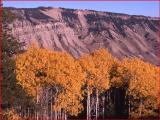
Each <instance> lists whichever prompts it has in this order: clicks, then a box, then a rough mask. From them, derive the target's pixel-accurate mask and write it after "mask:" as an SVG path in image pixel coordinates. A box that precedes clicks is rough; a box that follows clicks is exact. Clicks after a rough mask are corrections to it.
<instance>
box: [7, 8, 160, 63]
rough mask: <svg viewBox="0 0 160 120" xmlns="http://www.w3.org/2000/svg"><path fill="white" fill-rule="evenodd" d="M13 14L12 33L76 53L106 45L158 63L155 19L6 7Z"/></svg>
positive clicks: (115, 52)
mask: <svg viewBox="0 0 160 120" xmlns="http://www.w3.org/2000/svg"><path fill="white" fill-rule="evenodd" d="M7 9H9V10H10V11H11V12H12V13H14V15H15V19H14V22H13V23H12V24H11V27H12V28H13V29H12V32H13V35H14V36H15V37H16V38H18V39H19V40H20V41H24V42H25V43H26V47H28V46H30V44H31V43H32V42H37V43H38V44H39V46H41V47H44V48H48V49H51V50H65V51H68V52H69V53H70V54H72V55H73V56H75V57H79V56H81V55H82V54H84V53H89V52H91V51H93V50H95V49H99V48H107V49H108V50H109V51H110V52H111V53H112V54H113V55H114V56H116V57H118V58H123V57H133V56H137V57H140V58H142V59H144V60H146V61H149V62H151V63H154V64H156V65H159V59H158V57H157V54H158V51H159V49H158V47H159V46H158V45H159V42H160V39H159V36H158V31H159V28H158V19H157V18H151V17H145V16H131V15H126V14H116V13H109V12H97V11H89V10H72V9H63V8H43V7H40V8H34V9H31V8H30V9H28V8H27V9H16V8H7Z"/></svg>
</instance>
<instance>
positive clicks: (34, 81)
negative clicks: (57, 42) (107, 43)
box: [7, 44, 159, 120]
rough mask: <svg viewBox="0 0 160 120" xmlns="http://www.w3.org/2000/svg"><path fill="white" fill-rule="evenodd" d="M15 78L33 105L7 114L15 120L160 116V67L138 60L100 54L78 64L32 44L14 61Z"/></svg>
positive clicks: (69, 58)
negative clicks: (120, 58)
mask: <svg viewBox="0 0 160 120" xmlns="http://www.w3.org/2000/svg"><path fill="white" fill-rule="evenodd" d="M15 75H16V84H17V85H19V86H21V87H22V89H23V90H24V91H25V94H26V96H29V98H30V99H29V100H28V101H30V102H28V103H25V104H21V103H22V102H19V103H17V104H16V106H18V107H12V108H11V109H10V110H8V113H7V115H8V116H9V117H11V118H12V119H13V118H14V120H20V119H36V120H67V119H68V118H83V119H87V120H91V119H96V120H97V119H105V118H110V117H111V118H114V117H115V116H118V115H119V114H117V113H120V112H119V111H122V112H123V113H121V115H124V116H125V117H126V118H147V117H157V116H158V103H159V101H158V95H159V93H158V91H159V90H158V67H157V66H155V65H152V64H150V63H148V62H145V61H143V60H141V59H139V58H130V59H129V58H124V59H122V60H119V59H117V58H115V57H113V56H112V55H111V54H110V53H109V52H108V51H107V50H106V49H99V50H95V51H93V52H92V53H91V54H85V55H83V56H82V57H80V58H78V59H75V58H74V57H72V56H71V55H70V54H68V53H67V52H60V51H50V50H47V49H44V48H39V47H37V46H36V45H35V44H33V45H32V46H31V47H30V48H29V49H28V50H27V51H26V52H24V53H22V54H19V55H17V56H16V58H15ZM26 99H28V97H27V98H26ZM122 106H123V107H122ZM15 116H16V117H15Z"/></svg>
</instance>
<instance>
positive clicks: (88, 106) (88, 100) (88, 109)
mask: <svg viewBox="0 0 160 120" xmlns="http://www.w3.org/2000/svg"><path fill="white" fill-rule="evenodd" d="M90 111H91V110H90V93H89V87H88V88H87V120H89V119H90Z"/></svg>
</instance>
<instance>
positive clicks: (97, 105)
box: [96, 89, 99, 120]
mask: <svg viewBox="0 0 160 120" xmlns="http://www.w3.org/2000/svg"><path fill="white" fill-rule="evenodd" d="M98 94H99V93H98V89H96V120H97V119H98V116H99V115H98V112H99V98H98Z"/></svg>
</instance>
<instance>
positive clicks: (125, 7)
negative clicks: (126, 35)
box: [3, 1, 159, 17]
mask: <svg viewBox="0 0 160 120" xmlns="http://www.w3.org/2000/svg"><path fill="white" fill-rule="evenodd" d="M3 6H4V7H16V8H35V7H40V6H46V7H63V8H73V9H88V10H96V11H106V12H114V13H126V14H130V15H144V16H152V17H159V2H158V1H134V2H133V1H132V2H126V1H123V2H122V1H121V2H120V1H112V2H111V1H110V2H109V1H99V2H98V1H86V2H85V1H77V2H73V1H66V2H64V1H58V2H55V1H43V2H42V1H41V2H40V1H30V2H29V1H21V2H20V1H14V2H13V1H4V2H3Z"/></svg>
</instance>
